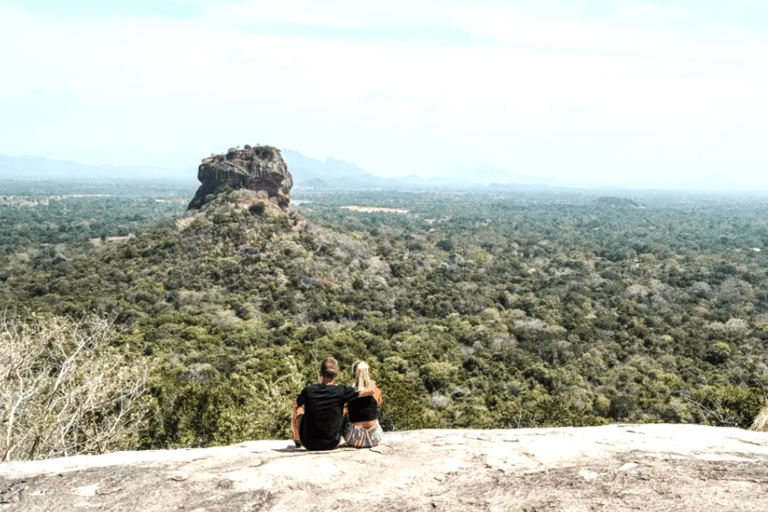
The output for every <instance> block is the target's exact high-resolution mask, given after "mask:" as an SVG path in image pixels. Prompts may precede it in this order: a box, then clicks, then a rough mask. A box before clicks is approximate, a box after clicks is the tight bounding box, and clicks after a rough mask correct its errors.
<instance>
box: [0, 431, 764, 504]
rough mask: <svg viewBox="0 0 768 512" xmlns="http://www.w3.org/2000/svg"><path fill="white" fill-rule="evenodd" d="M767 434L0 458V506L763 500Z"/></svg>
mask: <svg viewBox="0 0 768 512" xmlns="http://www.w3.org/2000/svg"><path fill="white" fill-rule="evenodd" d="M766 486H768V434H766V433H762V432H751V431H748V430H739V429H735V428H715V427H704V426H698V425H609V426H604V427H586V428H562V429H520V430H418V431H411V432H387V433H385V434H384V440H383V441H382V443H381V444H380V445H379V446H378V447H376V448H372V449H370V450H356V449H354V448H337V449H336V450H333V451H330V452H308V451H305V450H303V449H296V448H294V446H293V443H289V442H288V440H285V441H253V442H248V443H242V444H238V445H234V446H227V447H216V448H205V449H193V450H183V449H182V450H171V451H146V452H121V453H110V454H105V455H97V456H90V457H89V456H86V457H71V458H65V459H54V460H44V461H34V462H5V463H0V511H13V512H17V511H18V512H22V511H23V512H36V511H41V512H42V511H46V512H47V511H51V510H68V511H69V510H104V511H111V512H134V511H135V512H161V511H171V510H187V511H195V510H198V511H203V510H204V511H207V512H215V511H221V512H223V511H240V510H243V511H245V510H247V511H273V512H279V511H290V512H301V511H305V510H307V511H309V510H314V511H320V510H370V511H385V510H386V511H387V512H390V511H413V512H417V511H429V512H433V511H436V510H437V511H439V510H443V511H459V510H487V511H496V510H498V511H502V510H512V511H522V510H527V511H534V510H535V511H545V510H546V511H553V512H554V511H569V512H570V511H584V512H586V511H590V510H602V511H612V512H613V511H617V512H621V511H637V510H647V511H656V510H680V511H682V510H685V511H688V510H695V511H696V512H714V511H717V512H721V511H724V510H742V511H752V512H763V511H764V510H766V499H765V498H766V490H767V487H766Z"/></svg>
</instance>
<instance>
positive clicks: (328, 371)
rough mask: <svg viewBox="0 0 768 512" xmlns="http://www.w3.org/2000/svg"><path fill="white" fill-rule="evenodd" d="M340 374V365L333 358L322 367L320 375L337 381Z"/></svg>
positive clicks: (324, 362)
mask: <svg viewBox="0 0 768 512" xmlns="http://www.w3.org/2000/svg"><path fill="white" fill-rule="evenodd" d="M338 374H339V363H338V362H337V361H336V360H335V359H334V358H332V357H329V358H328V359H326V360H325V361H323V364H321V365H320V375H322V376H323V377H325V378H326V379H331V380H333V379H335V378H336V375H338Z"/></svg>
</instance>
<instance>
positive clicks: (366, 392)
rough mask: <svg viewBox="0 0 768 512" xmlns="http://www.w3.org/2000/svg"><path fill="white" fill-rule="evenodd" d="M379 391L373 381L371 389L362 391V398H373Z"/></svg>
mask: <svg viewBox="0 0 768 512" xmlns="http://www.w3.org/2000/svg"><path fill="white" fill-rule="evenodd" d="M377 389H379V388H377V387H376V382H375V381H371V385H370V386H369V387H367V388H363V389H361V390H360V396H373V395H374V394H375V393H376V390H377Z"/></svg>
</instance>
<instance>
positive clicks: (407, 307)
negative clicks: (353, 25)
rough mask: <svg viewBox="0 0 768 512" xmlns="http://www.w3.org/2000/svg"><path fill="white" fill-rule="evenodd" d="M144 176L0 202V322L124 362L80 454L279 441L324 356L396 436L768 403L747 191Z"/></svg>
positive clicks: (765, 279) (727, 415)
mask: <svg viewBox="0 0 768 512" xmlns="http://www.w3.org/2000/svg"><path fill="white" fill-rule="evenodd" d="M15 186H17V187H20V186H21V185H20V184H16V185H15ZM132 190H134V191H135V190H136V189H132ZM144 190H145V191H146V193H145V194H144V195H142V194H140V193H135V195H133V196H129V197H124V196H123V195H120V194H119V192H117V191H114V192H111V193H110V194H114V195H110V196H109V197H110V198H112V199H109V198H107V197H100V196H97V197H94V196H89V197H74V196H76V195H77V193H76V192H74V191H70V192H68V193H64V192H62V191H59V192H56V194H57V197H58V196H67V197H65V198H58V199H51V198H49V199H48V200H47V202H46V201H44V200H43V199H42V198H43V197H44V196H45V197H48V195H50V192H49V191H48V190H45V191H40V192H41V193H37V194H35V193H27V194H24V195H23V194H10V193H6V194H7V195H5V196H4V197H3V200H2V201H0V236H2V237H3V238H2V251H0V292H1V293H0V309H1V310H2V311H5V315H6V319H7V322H12V325H13V326H14V329H17V330H22V331H23V330H24V329H33V326H38V327H34V328H37V329H39V328H42V327H40V326H41V324H40V322H41V321H42V322H47V323H48V324H50V325H51V326H57V325H80V326H88V325H94V322H96V321H97V319H106V321H107V322H108V325H109V335H108V336H106V337H105V336H104V335H103V332H102V331H99V332H101V333H102V334H99V336H98V339H99V340H101V341H100V343H99V347H98V349H94V350H95V352H93V355H92V357H93V358H98V357H104V358H107V359H106V360H109V361H114V360H115V358H121V360H122V361H123V362H124V363H123V364H124V365H125V366H126V367H129V368H138V369H141V371H137V372H134V374H132V377H131V378H133V379H134V380H135V381H136V382H137V383H139V384H140V387H139V388H137V389H140V390H141V393H140V395H141V398H135V399H134V398H132V400H133V402H131V403H132V404H133V409H132V411H133V412H132V414H134V415H133V416H131V423H130V425H132V427H131V428H132V432H131V433H130V435H129V434H128V433H127V432H126V433H125V435H123V436H119V439H114V440H111V441H109V442H107V443H104V444H101V445H99V446H88V447H83V448H82V451H103V450H110V449H118V448H124V447H126V446H129V447H131V448H167V447H179V446H206V445H211V444H225V443H232V442H238V441H241V440H246V439H264V438H286V439H287V438H288V428H289V415H290V403H291V400H292V398H293V397H294V396H295V395H296V394H298V392H299V391H300V390H301V388H302V387H303V386H304V385H306V384H307V383H308V382H310V381H315V380H316V378H317V368H318V365H319V362H320V361H322V359H324V358H325V357H327V356H329V355H332V356H334V357H336V358H337V359H338V360H339V361H340V363H341V366H342V370H343V371H342V375H341V377H340V379H339V380H340V381H341V382H342V383H348V382H349V381H350V379H351V375H350V373H349V369H350V367H351V365H352V363H353V362H354V361H355V360H358V359H363V360H365V361H367V362H368V363H369V364H370V365H371V367H372V370H373V374H374V378H375V379H376V380H377V382H378V384H379V385H380V386H381V387H382V389H383V390H384V404H383V407H382V423H383V425H384V427H385V429H390V430H392V429H414V428H432V427H434V428H511V427H538V426H580V425H598V424H604V423H609V422H616V421H621V422H681V423H702V424H710V425H727V426H740V427H748V426H749V425H750V424H751V422H752V421H753V419H754V418H755V416H756V415H757V414H758V412H759V411H760V409H761V407H762V406H763V405H764V404H765V402H766V387H765V386H766V381H767V380H768V360H767V358H768V356H767V355H766V340H768V292H766V290H768V276H767V275H766V253H765V251H766V250H767V248H768V215H766V214H768V206H766V205H765V201H764V198H763V197H760V196H750V195H743V196H738V197H737V196H727V197H726V196H718V195H705V194H699V195H694V194H683V193H676V194H672V193H662V192H638V191H633V192H619V191H613V192H611V193H609V194H606V193H605V191H589V190H556V189H553V190H549V191H514V192H509V191H507V192H504V193H492V192H488V191H484V192H481V191H474V192H473V191H464V192H456V191H434V192H423V191H422V192H418V193H416V192H407V191H400V192H397V191H365V190H362V191H333V192H325V191H322V190H295V191H294V193H293V198H294V200H295V201H294V202H295V204H296V206H295V207H293V208H292V209H291V211H290V212H289V213H287V214H286V213H280V212H276V211H274V210H272V209H269V208H250V209H248V208H243V207H242V206H241V203H240V201H238V194H239V193H238V192H230V193H228V194H224V195H221V196H219V197H218V198H217V199H216V200H215V201H213V202H212V203H210V204H209V205H207V206H206V207H205V208H204V209H203V210H202V211H200V212H194V213H184V210H183V206H184V205H185V204H186V200H187V199H188V197H189V195H191V192H189V193H188V192H187V191H186V190H171V189H163V190H162V191H160V190H157V189H151V188H148V189H144ZM192 192H193V191H192ZM90 193H91V194H98V193H101V192H94V191H91V192H90ZM46 194H48V195H46ZM184 194H188V195H187V196H184ZM108 199H109V200H108ZM177 200H178V201H177ZM349 206H359V207H366V208H349ZM94 225H96V226H97V227H96V228H94V227H93V226H94ZM53 226H56V227H55V228H54V227H53ZM62 226H64V228H63V229H62ZM62 233H64V234H67V235H69V236H62ZM128 234H131V235H132V236H130V237H128V236H126V235H128ZM113 237H118V238H116V239H115V238H113ZM94 239H96V240H94ZM99 325H101V324H99ZM25 326H29V327H25ZM91 330H93V329H91ZM32 332H34V330H33V331H32ZM65 345H66V344H65ZM70 345H71V344H70ZM63 350H64V352H63V353H64V354H65V355H66V354H69V352H67V351H68V350H72V349H71V348H66V346H65V348H64V349H63ZM41 354H45V352H41ZM9 357H10V356H9ZM40 357H43V358H45V357H46V356H44V355H42V356H40ZM61 360H63V359H62V358H61V357H59V358H58V359H57V358H55V357H52V356H51V357H48V359H46V360H45V364H48V365H50V368H51V369H50V370H48V372H49V373H50V372H51V371H55V370H56V369H57V368H60V364H61ZM2 363H3V364H2V366H3V367H5V365H6V364H8V363H6V361H2ZM38 366H39V365H38ZM39 367H42V366H39ZM2 378H4V379H5V381H4V385H7V383H10V382H13V379H17V377H15V376H14V375H13V372H6V373H5V374H4V375H2ZM115 378H117V377H115ZM137 385H138V384H137ZM9 400H11V399H9ZM6 403H7V404H9V405H6V404H3V408H1V409H0V410H2V411H9V410H10V407H12V405H13V404H12V403H11V402H6ZM28 410H31V409H28ZM113 413H114V411H113ZM40 414H42V413H40ZM138 415H140V416H141V417H139V416H138ZM7 416H8V414H7V413H6V412H3V415H2V416H1V417H0V431H2V432H6V431H7V430H8V428H7V426H8V421H9V420H8V418H7ZM25 421H26V420H25ZM82 424H83V425H84V424H85V423H82ZM72 435H73V436H74V437H73V439H75V438H76V437H77V436H76V435H75V434H72ZM83 435H85V434H83ZM0 446H11V443H10V442H8V443H6V444H5V445H0ZM16 446H18V445H16ZM6 451H7V448H6ZM27 451H29V450H27ZM18 453H19V452H18V451H14V452H11V454H10V456H11V457H13V456H19V455H17V454H18ZM53 453H54V452H50V453H48V454H46V453H40V452H38V451H36V450H35V451H32V455H33V456H34V457H43V456H49V455H52V454H53Z"/></svg>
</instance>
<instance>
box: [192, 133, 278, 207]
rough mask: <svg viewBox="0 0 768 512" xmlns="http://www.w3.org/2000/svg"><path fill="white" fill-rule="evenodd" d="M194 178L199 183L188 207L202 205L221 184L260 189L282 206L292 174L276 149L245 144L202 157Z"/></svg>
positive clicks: (236, 187) (222, 185)
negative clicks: (221, 153)
mask: <svg viewBox="0 0 768 512" xmlns="http://www.w3.org/2000/svg"><path fill="white" fill-rule="evenodd" d="M197 179H199V180H200V183H201V185H200V188H198V189H197V193H196V194H195V197H194V198H192V201H190V203H189V207H188V208H189V209H196V208H200V207H202V206H203V205H204V204H205V203H207V202H208V201H210V200H211V199H212V197H213V195H214V194H216V193H217V192H218V191H219V190H220V189H221V188H222V187H224V186H228V187H230V188H233V189H247V190H253V191H256V192H258V191H262V190H263V191H265V192H266V193H267V195H268V196H269V197H270V198H273V200H274V201H276V202H277V204H278V205H279V206H280V207H281V208H282V209H283V210H286V209H287V208H288V205H289V204H290V202H291V187H292V186H293V177H292V176H291V173H290V172H288V166H287V165H286V163H285V160H283V156H282V155H281V154H280V150H279V149H277V148H275V147H272V146H254V147H250V146H246V147H245V149H230V150H229V151H228V152H227V153H226V154H223V155H213V156H210V157H208V158H204V159H203V161H202V162H201V163H200V167H199V168H198V171H197Z"/></svg>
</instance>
